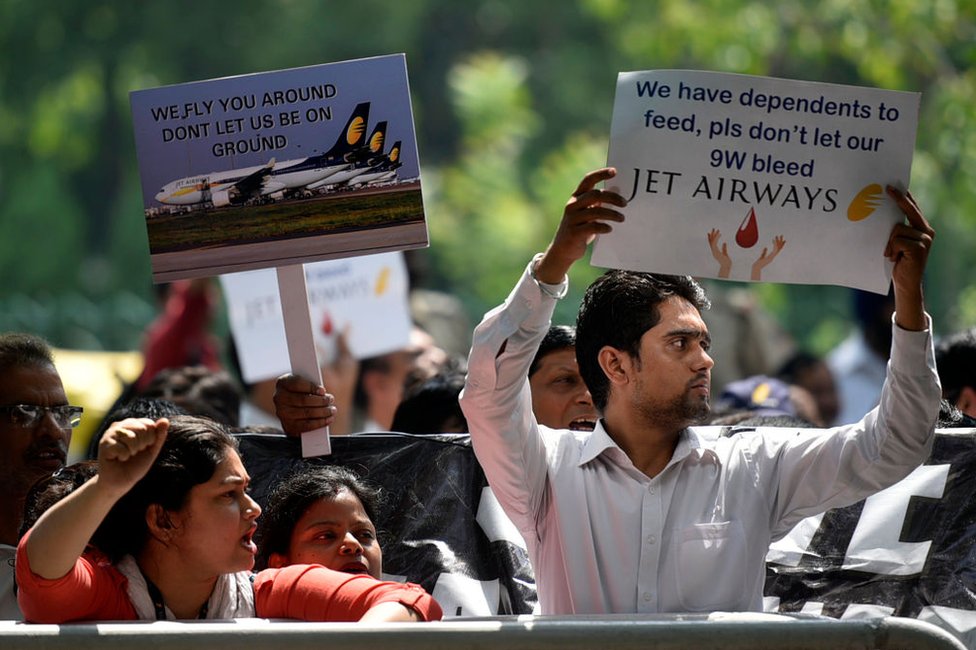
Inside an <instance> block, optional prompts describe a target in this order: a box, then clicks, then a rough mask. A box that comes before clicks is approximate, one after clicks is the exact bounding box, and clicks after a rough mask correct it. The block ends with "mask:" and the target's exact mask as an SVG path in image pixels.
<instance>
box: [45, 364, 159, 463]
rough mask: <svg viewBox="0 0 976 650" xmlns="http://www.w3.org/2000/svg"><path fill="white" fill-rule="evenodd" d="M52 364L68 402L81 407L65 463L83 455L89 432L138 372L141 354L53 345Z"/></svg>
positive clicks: (92, 430) (92, 432)
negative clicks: (67, 348) (79, 418)
mask: <svg viewBox="0 0 976 650" xmlns="http://www.w3.org/2000/svg"><path fill="white" fill-rule="evenodd" d="M54 365H55V366H56V367H57V369H58V374H59V375H61V381H62V383H63V384H64V390H65V392H66V393H67V394H68V402H69V403H71V404H74V405H76V406H81V407H83V408H84V409H85V412H84V414H83V415H82V416H81V424H80V425H78V428H77V429H74V430H73V431H72V432H71V446H70V447H69V448H68V463H74V462H77V461H79V460H83V459H84V458H85V455H86V454H87V452H88V443H89V441H90V440H91V437H92V435H93V434H94V433H95V430H96V429H97V428H98V425H99V424H101V422H102V418H104V417H105V415H106V414H107V413H108V410H109V409H110V408H112V405H113V404H114V403H115V400H116V398H118V396H119V395H120V394H121V393H122V389H123V388H124V387H125V386H126V384H129V383H131V382H133V381H135V380H136V377H138V376H139V373H140V372H142V366H143V358H142V353H141V352H99V351H91V350H65V349H60V348H55V349H54Z"/></svg>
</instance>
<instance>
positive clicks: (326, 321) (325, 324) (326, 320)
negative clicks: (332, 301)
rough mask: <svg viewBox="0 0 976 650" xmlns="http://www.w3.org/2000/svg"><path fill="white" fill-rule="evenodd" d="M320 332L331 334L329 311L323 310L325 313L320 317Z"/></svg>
mask: <svg viewBox="0 0 976 650" xmlns="http://www.w3.org/2000/svg"><path fill="white" fill-rule="evenodd" d="M322 333H323V334H325V335H326V336H330V335H331V334H332V317H331V316H329V312H325V315H324V316H323V317H322Z"/></svg>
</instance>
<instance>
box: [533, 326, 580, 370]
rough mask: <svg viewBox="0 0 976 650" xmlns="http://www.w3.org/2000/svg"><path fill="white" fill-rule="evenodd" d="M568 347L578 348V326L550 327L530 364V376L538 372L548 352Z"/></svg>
mask: <svg viewBox="0 0 976 650" xmlns="http://www.w3.org/2000/svg"><path fill="white" fill-rule="evenodd" d="M568 348H574V349H575V348H576V328H575V327H572V326H570V325H553V326H552V327H550V328H549V331H548V332H546V335H545V337H544V338H543V339H542V343H540V344H539V350H538V351H537V352H536V353H535V358H534V359H532V365H530V366H529V377H531V376H532V375H534V374H535V373H536V371H537V370H538V369H539V365H540V364H541V363H542V359H543V358H544V357H545V356H546V355H547V354H549V353H550V352H555V351H556V350H566V349H568Z"/></svg>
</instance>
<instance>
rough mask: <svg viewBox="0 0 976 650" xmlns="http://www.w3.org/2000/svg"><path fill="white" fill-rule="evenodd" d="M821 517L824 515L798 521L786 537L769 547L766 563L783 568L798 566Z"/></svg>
mask: <svg viewBox="0 0 976 650" xmlns="http://www.w3.org/2000/svg"><path fill="white" fill-rule="evenodd" d="M823 516H824V513H822V512H821V513H820V514H819V515H814V516H812V517H807V518H806V519H802V520H800V523H798V524H797V525H796V526H793V529H792V530H790V532H789V533H787V534H786V537H784V538H782V539H780V540H777V541H775V542H773V543H772V544H770V545H769V552H768V553H766V561H767V562H772V563H773V564H781V565H783V566H800V560H802V559H803V556H804V555H805V554H806V553H807V549H809V548H810V542H811V541H812V540H813V536H814V535H816V534H817V530H818V529H819V528H820V522H821V521H822V520H823Z"/></svg>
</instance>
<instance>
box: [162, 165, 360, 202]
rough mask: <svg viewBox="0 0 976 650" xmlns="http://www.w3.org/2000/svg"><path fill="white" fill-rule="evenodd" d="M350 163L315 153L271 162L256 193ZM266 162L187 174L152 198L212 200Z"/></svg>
mask: <svg viewBox="0 0 976 650" xmlns="http://www.w3.org/2000/svg"><path fill="white" fill-rule="evenodd" d="M350 166H351V165H350V163H347V162H345V161H344V160H341V159H330V160H325V161H322V160H316V159H315V157H309V158H296V159H293V160H284V161H282V162H280V163H273V165H272V167H271V169H269V171H268V173H267V175H265V176H264V177H263V178H262V180H261V185H260V187H259V188H258V189H257V191H256V194H257V195H260V196H264V195H267V194H272V193H274V192H280V191H283V190H289V189H298V188H300V187H305V186H306V185H309V184H311V183H316V182H318V181H321V180H323V179H325V178H328V177H329V176H331V175H332V174H335V173H337V172H340V171H342V170H345V169H348V168H349V167H350ZM265 167H268V165H255V166H253V167H242V168H238V169H231V170H228V171H223V172H211V173H209V174H201V175H197V176H187V177H185V178H179V179H177V180H175V181H171V182H169V183H167V184H166V185H164V186H163V187H162V189H161V190H160V191H159V192H158V193H157V194H156V197H155V198H156V200H157V201H159V202H160V203H165V204H168V205H194V204H197V203H204V202H205V201H210V200H212V197H213V195H214V194H215V193H220V192H227V191H228V190H229V189H230V188H232V187H233V186H234V185H235V184H236V183H238V182H240V181H242V180H243V179H245V178H247V177H248V176H251V175H253V174H256V173H258V172H260V171H261V170H262V169H264V168H265Z"/></svg>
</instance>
